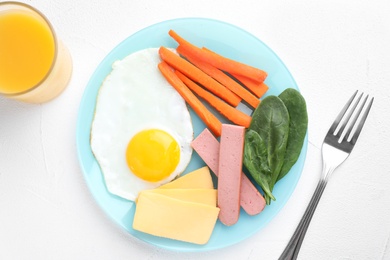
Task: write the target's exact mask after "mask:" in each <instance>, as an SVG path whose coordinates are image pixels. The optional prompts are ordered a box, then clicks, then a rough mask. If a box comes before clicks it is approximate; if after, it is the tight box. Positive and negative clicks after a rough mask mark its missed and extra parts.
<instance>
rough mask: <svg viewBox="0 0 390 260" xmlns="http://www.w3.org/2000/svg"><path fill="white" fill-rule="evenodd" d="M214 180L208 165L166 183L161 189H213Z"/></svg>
mask: <svg viewBox="0 0 390 260" xmlns="http://www.w3.org/2000/svg"><path fill="white" fill-rule="evenodd" d="M213 188H214V185H213V180H212V179H211V175H210V170H209V168H208V167H207V166H204V167H202V168H199V169H197V170H195V171H192V172H190V173H187V174H186V175H183V176H181V177H180V178H177V179H176V180H174V181H172V182H169V183H167V184H164V185H162V186H160V187H159V189H213Z"/></svg>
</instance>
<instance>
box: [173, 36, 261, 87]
mask: <svg viewBox="0 0 390 260" xmlns="http://www.w3.org/2000/svg"><path fill="white" fill-rule="evenodd" d="M169 35H170V36H171V37H172V38H173V39H174V40H175V41H177V42H178V43H179V45H182V46H183V48H186V49H188V51H190V52H191V53H193V55H192V56H194V57H197V58H198V59H200V60H202V61H204V62H207V63H210V64H211V65H213V66H214V67H217V68H218V69H220V70H223V71H226V72H229V73H234V74H239V75H243V76H245V77H248V78H251V79H254V80H256V81H259V82H263V81H264V80H265V78H266V77H267V73H266V72H265V71H263V70H261V69H258V68H255V67H252V66H249V65H247V64H244V63H241V62H238V61H235V60H232V59H229V58H226V57H223V56H221V55H219V54H217V53H214V52H208V51H205V50H203V49H201V48H199V47H197V46H195V45H193V44H191V43H190V42H188V41H186V40H185V39H183V38H182V37H180V36H179V35H178V34H177V33H176V32H175V31H173V30H170V31H169Z"/></svg>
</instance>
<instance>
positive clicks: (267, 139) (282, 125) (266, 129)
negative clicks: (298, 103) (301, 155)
mask: <svg viewBox="0 0 390 260" xmlns="http://www.w3.org/2000/svg"><path fill="white" fill-rule="evenodd" d="M249 129H250V130H254V131H256V132H257V133H258V134H259V135H260V137H261V138H262V139H263V140H264V143H265V146H266V148H267V155H268V156H267V160H268V165H269V167H270V169H271V182H270V183H269V186H270V188H271V191H272V189H273V187H274V185H275V183H276V181H277V179H278V176H279V172H280V170H281V168H282V166H283V162H284V156H285V153H286V146H287V138H288V133H289V113H288V110H287V108H286V106H285V105H284V103H283V101H282V100H281V99H280V98H279V97H277V96H268V97H266V98H264V99H263V100H262V101H261V103H260V105H259V106H258V107H257V108H256V109H255V111H254V112H253V115H252V121H251V124H250V126H249Z"/></svg>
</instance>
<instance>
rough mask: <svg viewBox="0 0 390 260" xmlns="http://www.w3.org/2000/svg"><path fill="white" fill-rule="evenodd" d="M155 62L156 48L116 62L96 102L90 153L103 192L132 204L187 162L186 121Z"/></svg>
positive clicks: (189, 135)
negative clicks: (96, 168) (99, 170)
mask: <svg viewBox="0 0 390 260" xmlns="http://www.w3.org/2000/svg"><path fill="white" fill-rule="evenodd" d="M160 62H161V60H160V57H159V54H158V49H157V48H150V49H144V50H140V51H138V52H135V53H133V54H130V55H129V56H127V57H125V58H124V59H122V60H118V61H115V62H114V63H113V66H112V71H111V73H110V74H109V75H108V76H107V77H106V79H105V80H104V82H103V84H102V86H101V87H100V89H99V93H98V96H97V100H96V108H95V115H94V119H93V123H92V127H91V140H90V141H91V149H92V152H93V154H94V156H95V158H96V160H97V161H98V163H99V165H100V168H101V171H102V173H103V177H104V180H105V183H106V187H107V189H108V191H109V192H110V193H112V194H115V195H117V196H120V197H122V198H125V199H128V200H132V201H134V200H135V199H136V198H137V196H138V193H139V192H140V191H142V190H145V189H153V188H156V187H158V186H160V185H162V184H165V183H167V182H170V181H171V180H173V179H174V178H175V177H177V176H178V175H180V174H181V173H182V172H183V171H184V170H185V168H186V167H187V165H188V163H189V162H190V160H191V155H192V148H191V141H192V140H193V126H192V122H191V117H190V114H189V111H188V108H187V106H186V104H185V101H184V99H183V98H182V97H181V96H180V95H179V94H178V93H177V92H176V90H175V89H174V88H173V87H172V86H171V85H170V84H169V83H168V82H167V81H166V79H165V78H164V77H163V76H162V75H161V73H160V71H159V70H158V67H157V65H158V63H160Z"/></svg>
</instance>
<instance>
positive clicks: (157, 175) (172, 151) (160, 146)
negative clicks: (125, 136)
mask: <svg viewBox="0 0 390 260" xmlns="http://www.w3.org/2000/svg"><path fill="white" fill-rule="evenodd" d="M179 160H180V147H179V144H178V143H177V142H176V140H175V139H174V138H173V137H172V136H171V135H170V134H168V133H167V132H165V131H162V130H159V129H149V130H143V131H141V132H139V133H137V134H136V135H135V136H134V137H133V138H132V139H131V140H130V142H129V144H128V146H127V150H126V161H127V165H128V166H129V168H130V170H131V171H132V172H133V173H134V174H135V175H136V176H137V177H139V178H141V179H143V180H145V181H150V182H157V181H161V180H163V179H165V178H167V177H168V176H169V175H170V174H171V173H172V172H173V171H174V170H175V169H176V166H177V165H178V163H179Z"/></svg>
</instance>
